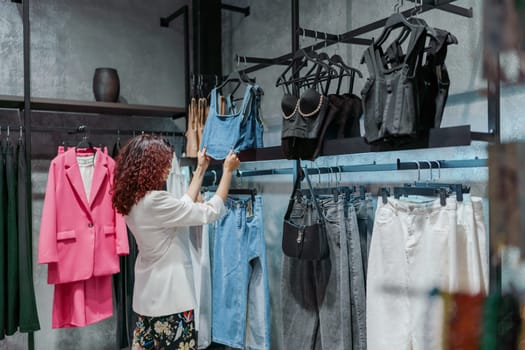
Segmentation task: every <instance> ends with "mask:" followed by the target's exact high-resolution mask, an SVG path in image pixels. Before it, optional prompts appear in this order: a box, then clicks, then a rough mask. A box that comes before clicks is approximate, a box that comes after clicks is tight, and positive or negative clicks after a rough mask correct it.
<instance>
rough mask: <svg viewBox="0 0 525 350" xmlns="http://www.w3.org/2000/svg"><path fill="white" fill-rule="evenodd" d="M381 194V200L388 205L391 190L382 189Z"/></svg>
mask: <svg viewBox="0 0 525 350" xmlns="http://www.w3.org/2000/svg"><path fill="white" fill-rule="evenodd" d="M379 193H380V195H381V199H382V200H383V204H387V203H388V197H389V196H390V190H389V189H388V188H386V187H381V188H380V189H379Z"/></svg>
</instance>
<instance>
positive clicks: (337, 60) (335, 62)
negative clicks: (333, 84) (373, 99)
mask: <svg viewBox="0 0 525 350" xmlns="http://www.w3.org/2000/svg"><path fill="white" fill-rule="evenodd" d="M329 63H330V64H331V65H332V66H336V67H339V69H340V71H339V74H338V75H339V76H338V78H339V79H338V81H337V90H336V94H337V95H339V92H340V90H341V83H342V82H343V78H344V77H349V79H350V82H349V84H348V93H352V91H353V90H354V82H355V75H356V74H357V75H358V76H359V77H360V78H362V77H363V74H362V73H361V71H360V70H359V69H356V68H354V67H350V66H349V65H347V64H346V63H345V62H344V60H343V58H342V57H341V56H339V55H338V54H334V55H333V56H332V57H330V59H329Z"/></svg>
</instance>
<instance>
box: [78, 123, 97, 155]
mask: <svg viewBox="0 0 525 350" xmlns="http://www.w3.org/2000/svg"><path fill="white" fill-rule="evenodd" d="M77 131H78V132H84V135H83V136H82V139H81V140H80V142H79V143H78V144H77V146H76V147H75V148H76V149H87V150H90V151H93V152H95V148H94V147H93V144H92V143H91V141H89V138H88V134H87V127H86V126H85V125H80V126H79V127H78V128H77Z"/></svg>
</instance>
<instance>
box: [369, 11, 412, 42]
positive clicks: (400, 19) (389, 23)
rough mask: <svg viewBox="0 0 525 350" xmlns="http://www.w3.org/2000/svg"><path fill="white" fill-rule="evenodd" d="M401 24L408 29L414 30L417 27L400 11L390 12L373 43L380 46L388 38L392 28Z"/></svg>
mask: <svg viewBox="0 0 525 350" xmlns="http://www.w3.org/2000/svg"><path fill="white" fill-rule="evenodd" d="M402 26H403V27H405V28H407V29H410V30H414V29H416V28H417V25H415V24H412V23H410V22H409V21H408V20H407V18H406V17H405V16H404V15H403V14H402V13H399V12H396V13H394V14H392V15H391V16H390V17H388V19H387V20H386V23H385V27H384V28H383V32H381V34H380V35H379V37H378V38H377V40H374V45H375V46H376V47H377V46H381V44H383V43H384V42H385V40H386V39H387V38H388V36H389V35H390V33H391V32H392V30H394V29H396V28H399V27H402Z"/></svg>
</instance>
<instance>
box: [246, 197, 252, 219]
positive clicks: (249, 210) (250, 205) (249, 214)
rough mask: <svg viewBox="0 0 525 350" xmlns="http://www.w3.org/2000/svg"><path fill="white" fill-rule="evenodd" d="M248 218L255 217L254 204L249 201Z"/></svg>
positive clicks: (247, 207) (247, 206)
mask: <svg viewBox="0 0 525 350" xmlns="http://www.w3.org/2000/svg"><path fill="white" fill-rule="evenodd" d="M246 216H247V217H249V218H250V217H252V216H253V204H252V201H248V204H247V205H246Z"/></svg>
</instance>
